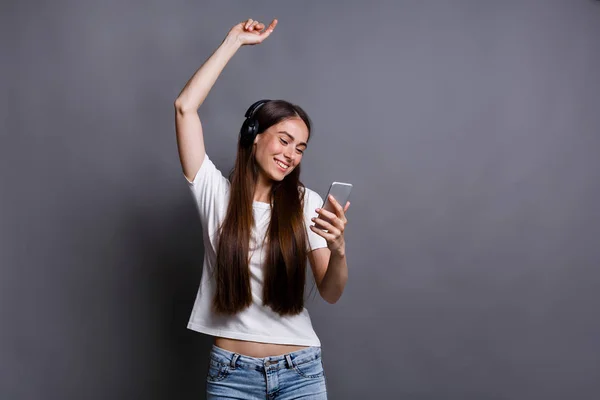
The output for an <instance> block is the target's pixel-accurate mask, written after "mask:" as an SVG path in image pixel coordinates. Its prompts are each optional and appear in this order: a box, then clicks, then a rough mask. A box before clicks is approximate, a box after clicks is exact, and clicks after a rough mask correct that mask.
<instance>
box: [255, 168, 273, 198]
mask: <svg viewBox="0 0 600 400" xmlns="http://www.w3.org/2000/svg"><path fill="white" fill-rule="evenodd" d="M272 187H273V182H271V180H270V179H267V178H265V177H264V176H263V175H262V174H260V173H259V174H258V178H257V180H256V186H255V187H254V198H253V200H254V201H260V202H261V203H270V202H271V188H272Z"/></svg>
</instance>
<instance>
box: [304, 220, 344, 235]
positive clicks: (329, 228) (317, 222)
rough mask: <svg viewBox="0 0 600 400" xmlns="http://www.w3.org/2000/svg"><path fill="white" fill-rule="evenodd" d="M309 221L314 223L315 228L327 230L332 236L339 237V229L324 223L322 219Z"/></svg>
mask: <svg viewBox="0 0 600 400" xmlns="http://www.w3.org/2000/svg"><path fill="white" fill-rule="evenodd" d="M311 221H312V222H314V224H315V226H316V227H318V228H320V229H325V230H327V231H328V232H329V233H331V234H332V235H333V236H339V235H340V234H341V231H340V228H339V227H337V226H335V225H333V224H331V223H329V222H327V221H325V220H324V219H321V218H312V219H311Z"/></svg>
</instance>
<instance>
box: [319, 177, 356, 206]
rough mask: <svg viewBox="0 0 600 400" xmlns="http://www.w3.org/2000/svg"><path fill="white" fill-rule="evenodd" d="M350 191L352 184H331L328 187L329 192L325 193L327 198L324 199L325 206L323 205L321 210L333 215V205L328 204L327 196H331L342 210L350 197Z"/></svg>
mask: <svg viewBox="0 0 600 400" xmlns="http://www.w3.org/2000/svg"><path fill="white" fill-rule="evenodd" d="M351 190H352V184H350V183H344V182H333V183H332V184H331V186H330V187H329V192H327V196H326V197H325V204H324V205H323V209H325V210H327V211H331V212H333V213H335V209H334V208H333V204H331V203H330V202H329V195H332V196H333V198H334V199H335V200H336V201H337V202H338V203H339V204H340V205H341V206H342V208H344V206H345V205H346V202H347V201H348V198H349V197H350V191H351Z"/></svg>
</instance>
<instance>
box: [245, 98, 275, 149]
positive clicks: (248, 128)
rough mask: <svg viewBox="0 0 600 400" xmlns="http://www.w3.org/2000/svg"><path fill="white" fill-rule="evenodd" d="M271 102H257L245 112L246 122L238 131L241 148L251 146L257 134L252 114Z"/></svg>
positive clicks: (255, 122)
mask: <svg viewBox="0 0 600 400" xmlns="http://www.w3.org/2000/svg"><path fill="white" fill-rule="evenodd" d="M269 101H271V100H268V99H265V100H259V101H257V102H256V103H254V104H252V105H251V106H250V108H248V111H246V115H245V117H246V120H245V121H244V123H243V124H242V128H241V129H240V142H241V144H242V146H244V147H248V146H252V144H253V143H254V138H255V137H256V135H257V134H258V121H257V120H256V119H255V118H254V114H255V113H256V111H257V110H258V109H259V108H260V107H261V106H263V105H264V104H265V103H268V102H269Z"/></svg>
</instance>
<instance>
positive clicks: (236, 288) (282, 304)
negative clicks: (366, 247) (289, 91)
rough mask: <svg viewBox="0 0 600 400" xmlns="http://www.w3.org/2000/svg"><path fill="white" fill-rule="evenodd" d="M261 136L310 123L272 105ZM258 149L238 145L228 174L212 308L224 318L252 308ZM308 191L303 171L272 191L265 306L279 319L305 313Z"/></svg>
mask: <svg viewBox="0 0 600 400" xmlns="http://www.w3.org/2000/svg"><path fill="white" fill-rule="evenodd" d="M254 117H255V119H256V120H257V121H258V125H259V127H258V133H259V134H260V133H262V132H264V131H265V130H266V129H268V128H269V127H271V126H273V125H275V124H277V123H279V122H281V121H283V120H285V119H288V118H294V117H295V118H298V117H299V118H301V119H302V120H303V121H304V123H305V124H306V126H307V127H308V132H309V139H310V131H311V121H310V119H309V117H308V115H307V114H306V112H304V110H302V108H300V107H299V106H297V105H295V104H291V103H289V102H287V101H284V100H272V101H269V102H267V103H265V104H264V105H263V106H261V107H260V108H259V109H258V110H257V111H256V113H255V115H254ZM254 152H255V150H254V146H253V145H250V146H244V145H242V142H241V140H240V141H238V151H237V156H236V160H235V165H234V167H233V169H232V171H231V174H230V177H229V179H230V181H231V189H230V199H229V205H228V207H227V214H226V216H225V220H224V221H223V224H222V225H221V227H220V233H219V241H218V248H217V267H216V271H215V278H216V291H215V296H214V299H213V308H214V310H215V311H216V312H217V313H220V314H228V315H231V314H235V313H237V312H239V311H242V310H244V309H245V308H246V307H248V306H249V305H250V304H252V293H251V287H250V271H249V247H250V237H251V233H252V227H253V225H254V216H253V213H252V202H253V198H254V188H255V186H256V181H257V178H258V167H257V165H256V160H255V154H254ZM304 189H305V188H304V185H303V184H302V182H300V165H297V166H296V168H294V169H293V170H292V172H290V173H289V174H288V175H287V176H286V177H285V178H284V179H283V180H282V181H281V182H274V184H273V186H272V188H271V220H270V223H269V227H268V228H267V233H266V237H265V246H266V251H265V254H266V257H265V265H264V274H263V275H264V282H263V293H262V295H263V304H264V305H266V306H269V307H271V308H272V309H273V310H274V311H275V312H277V313H279V314H280V315H295V314H298V313H300V312H301V311H302V309H303V307H304V284H305V279H306V260H307V248H306V247H307V240H308V239H307V237H306V227H305V224H304V214H303V203H304Z"/></svg>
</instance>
